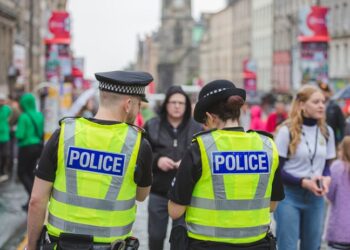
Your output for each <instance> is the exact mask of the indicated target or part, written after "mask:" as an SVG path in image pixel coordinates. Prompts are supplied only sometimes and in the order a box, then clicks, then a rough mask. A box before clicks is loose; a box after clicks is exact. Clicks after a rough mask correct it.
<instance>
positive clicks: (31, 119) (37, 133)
mask: <svg viewBox="0 0 350 250" xmlns="http://www.w3.org/2000/svg"><path fill="white" fill-rule="evenodd" d="M27 115H28V117H29V119H30V121H31V122H32V124H33V126H34V130H35V135H36V136H37V137H38V138H39V139H40V140H43V137H42V135H40V133H39V128H38V125H37V124H36V123H35V121H34V119H33V117H31V115H30V114H28V113H27Z"/></svg>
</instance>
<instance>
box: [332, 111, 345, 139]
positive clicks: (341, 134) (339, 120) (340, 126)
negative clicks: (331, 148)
mask: <svg viewBox="0 0 350 250" xmlns="http://www.w3.org/2000/svg"><path fill="white" fill-rule="evenodd" d="M336 108H337V109H336V111H337V112H336V113H337V115H336V119H337V127H338V129H339V132H338V133H339V135H337V134H335V135H334V137H335V138H337V136H338V137H339V138H340V140H341V139H343V137H344V133H345V117H344V114H343V112H342V110H341V109H340V107H339V106H338V105H337V106H336Z"/></svg>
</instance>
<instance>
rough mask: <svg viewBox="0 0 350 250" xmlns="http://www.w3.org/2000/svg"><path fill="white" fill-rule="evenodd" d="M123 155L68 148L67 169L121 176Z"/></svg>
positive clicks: (123, 161)
mask: <svg viewBox="0 0 350 250" xmlns="http://www.w3.org/2000/svg"><path fill="white" fill-rule="evenodd" d="M124 163H125V155H124V154H116V153H109V152H102V151H96V150H91V149H86V148H77V147H69V149H68V159H67V167H68V168H73V169H77V170H83V171H89V172H95V173H100V174H108V175H116V176H123V174H124Z"/></svg>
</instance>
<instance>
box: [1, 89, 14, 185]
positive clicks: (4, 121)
mask: <svg viewBox="0 0 350 250" xmlns="http://www.w3.org/2000/svg"><path fill="white" fill-rule="evenodd" d="M11 113H12V111H11V108H10V107H9V106H8V105H6V96H5V95H4V94H0V181H1V180H6V179H7V178H8V177H7V175H5V170H6V167H7V166H8V163H9V160H10V159H9V158H10V155H9V153H10V150H9V146H10V145H9V141H10V126H9V119H10V117H11Z"/></svg>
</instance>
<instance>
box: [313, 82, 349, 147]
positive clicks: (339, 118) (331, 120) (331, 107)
mask: <svg viewBox="0 0 350 250" xmlns="http://www.w3.org/2000/svg"><path fill="white" fill-rule="evenodd" d="M319 87H320V89H321V90H322V92H323V94H324V96H325V98H326V102H327V106H326V120H327V124H328V125H329V126H330V127H331V128H332V129H333V132H334V137H335V142H336V144H339V143H340V142H341V140H342V139H343V137H344V130H345V117H344V114H343V112H342V111H341V108H340V107H339V105H338V104H337V103H336V102H335V101H334V100H331V97H332V95H333V93H332V90H331V89H330V88H329V86H328V85H327V84H324V83H321V84H319Z"/></svg>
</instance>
